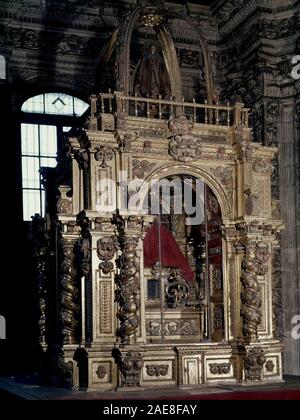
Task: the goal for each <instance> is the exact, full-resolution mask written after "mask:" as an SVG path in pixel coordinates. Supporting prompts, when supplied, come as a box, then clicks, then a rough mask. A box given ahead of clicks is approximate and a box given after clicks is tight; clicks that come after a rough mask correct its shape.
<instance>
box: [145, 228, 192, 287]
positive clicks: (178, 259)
mask: <svg viewBox="0 0 300 420" xmlns="http://www.w3.org/2000/svg"><path fill="white" fill-rule="evenodd" d="M159 229H160V230H159ZM159 232H160V235H159ZM159 236H160V242H161V265H162V266H164V267H173V268H180V269H181V271H182V276H183V278H184V279H185V280H186V281H193V280H194V273H193V270H192V269H191V267H190V265H189V263H188V261H187V259H186V258H185V256H184V255H183V254H182V252H181V250H180V248H179V246H178V245H177V243H176V241H175V239H174V237H173V235H172V233H171V232H170V231H169V230H168V229H167V228H166V227H165V226H163V225H160V228H159V225H158V224H153V225H152V227H151V228H150V231H149V232H148V234H147V235H146V237H145V239H144V265H145V267H152V265H153V264H155V263H156V262H158V261H159V254H160V252H159Z"/></svg>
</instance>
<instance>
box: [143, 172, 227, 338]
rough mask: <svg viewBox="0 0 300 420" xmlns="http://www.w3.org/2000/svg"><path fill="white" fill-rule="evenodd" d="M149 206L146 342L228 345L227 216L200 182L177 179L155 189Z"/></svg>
mask: <svg viewBox="0 0 300 420" xmlns="http://www.w3.org/2000/svg"><path fill="white" fill-rule="evenodd" d="M147 200H148V212H149V214H151V217H150V219H149V220H151V221H150V222H149V226H148V228H147V232H146V235H145V237H144V242H143V244H144V278H145V294H146V299H145V300H146V306H145V309H146V316H145V327H146V338H147V342H148V343H160V342H162V343H171V342H172V343H183V342H187V343H188V342H193V343H196V342H220V341H223V340H224V339H225V326H224V297H223V291H224V287H223V264H222V261H223V249H222V236H221V225H222V214H221V208H220V205H219V202H218V199H217V197H216V195H215V194H214V192H213V191H212V189H211V188H210V187H209V186H208V185H207V184H206V183H205V182H203V181H202V180H201V179H199V178H196V177H193V176H190V175H172V176H168V177H166V178H163V179H161V180H160V181H159V182H158V183H157V184H153V183H152V187H151V191H150V193H149V196H148V198H147ZM162 326H163V327H162Z"/></svg>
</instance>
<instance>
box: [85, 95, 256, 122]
mask: <svg viewBox="0 0 300 420" xmlns="http://www.w3.org/2000/svg"><path fill="white" fill-rule="evenodd" d="M115 112H117V113H123V114H125V115H128V116H131V117H143V118H154V119H159V120H169V119H171V118H172V117H175V116H180V115H184V116H186V117H187V118H189V119H190V120H192V121H193V122H194V123H199V124H213V125H221V126H227V127H232V126H242V127H248V123H249V109H248V108H244V104H242V103H236V104H235V105H230V104H229V102H228V103H227V104H226V105H221V104H218V103H216V104H213V105H211V104H208V103H207V101H205V103H204V104H198V103H196V101H195V100H194V99H193V101H192V102H188V101H185V100H184V99H182V100H181V101H178V100H175V99H174V98H172V97H170V98H169V99H166V98H163V99H162V98H161V97H158V98H142V97H139V96H137V95H135V96H127V95H124V94H123V93H120V92H115V93H112V92H110V91H109V92H108V93H100V94H99V96H98V97H97V96H96V95H93V96H92V97H91V114H92V117H95V116H96V115H98V114H99V113H100V114H112V113H115Z"/></svg>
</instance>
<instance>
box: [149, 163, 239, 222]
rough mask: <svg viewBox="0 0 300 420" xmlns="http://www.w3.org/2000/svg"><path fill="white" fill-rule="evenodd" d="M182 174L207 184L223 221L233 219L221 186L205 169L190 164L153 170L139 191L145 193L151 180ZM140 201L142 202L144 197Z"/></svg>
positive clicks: (227, 199) (171, 164)
mask: <svg viewBox="0 0 300 420" xmlns="http://www.w3.org/2000/svg"><path fill="white" fill-rule="evenodd" d="M183 174H184V175H191V176H194V177H195V178H198V179H201V180H202V181H203V182H204V183H205V184H207V185H208V186H209V187H210V188H211V190H212V191H213V193H214V194H215V196H216V197H217V199H218V202H219V205H220V208H221V213H222V218H223V220H224V219H225V220H228V219H231V218H233V211H232V203H231V202H230V200H229V198H228V194H226V192H225V190H224V188H223V187H222V185H220V183H219V182H218V181H217V180H216V178H215V177H214V176H213V175H212V174H211V173H210V172H209V171H208V170H207V169H204V168H201V167H198V166H195V165H192V164H188V163H181V162H180V163H174V162H172V163H168V164H166V165H164V166H160V167H158V168H155V170H154V171H152V172H151V173H150V174H148V175H147V176H146V177H145V180H144V182H143V184H142V185H141V191H146V188H145V186H146V185H147V184H148V183H149V182H151V180H153V179H159V180H161V179H163V178H166V177H168V176H172V175H183ZM144 188H145V189H144ZM142 200H144V197H143V199H142Z"/></svg>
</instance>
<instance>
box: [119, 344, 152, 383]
mask: <svg viewBox="0 0 300 420" xmlns="http://www.w3.org/2000/svg"><path fill="white" fill-rule="evenodd" d="M113 355H114V358H115V360H116V363H117V365H118V367H119V370H120V372H121V387H137V386H140V385H141V372H142V368H143V365H144V362H143V357H142V353H140V352H139V351H135V350H130V351H122V350H120V349H114V353H113Z"/></svg>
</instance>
